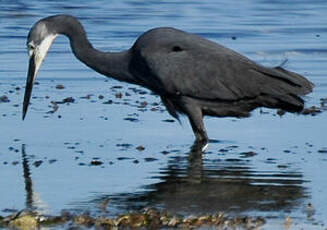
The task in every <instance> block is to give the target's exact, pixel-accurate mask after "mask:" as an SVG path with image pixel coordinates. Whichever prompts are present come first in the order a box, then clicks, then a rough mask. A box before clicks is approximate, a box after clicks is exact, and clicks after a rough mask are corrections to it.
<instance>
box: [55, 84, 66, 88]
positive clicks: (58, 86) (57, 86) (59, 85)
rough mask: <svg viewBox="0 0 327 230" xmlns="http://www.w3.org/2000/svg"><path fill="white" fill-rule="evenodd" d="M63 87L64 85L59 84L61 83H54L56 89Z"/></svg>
mask: <svg viewBox="0 0 327 230" xmlns="http://www.w3.org/2000/svg"><path fill="white" fill-rule="evenodd" d="M64 88H65V86H64V85H61V84H58V85H56V89H64Z"/></svg>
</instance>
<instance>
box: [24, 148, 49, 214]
mask: <svg viewBox="0 0 327 230" xmlns="http://www.w3.org/2000/svg"><path fill="white" fill-rule="evenodd" d="M29 159H30V158H29V156H28V155H27V154H26V150H25V145H24V144H22V165H23V177H24V184H25V192H26V195H25V198H26V200H25V209H26V210H29V211H38V212H39V213H43V212H47V210H48V205H47V204H46V203H44V202H43V201H42V200H41V199H40V197H39V195H38V194H37V193H36V192H35V191H34V190H33V180H32V177H31V169H30V162H29Z"/></svg>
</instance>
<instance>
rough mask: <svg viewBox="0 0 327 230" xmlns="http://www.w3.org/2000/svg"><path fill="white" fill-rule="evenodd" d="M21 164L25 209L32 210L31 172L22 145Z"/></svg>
mask: <svg viewBox="0 0 327 230" xmlns="http://www.w3.org/2000/svg"><path fill="white" fill-rule="evenodd" d="M22 162H23V176H24V183H25V192H26V201H25V205H26V209H28V210H34V209H35V207H34V203H33V182H32V178H31V171H30V167H29V161H28V157H27V155H26V152H25V145H24V144H23V145H22Z"/></svg>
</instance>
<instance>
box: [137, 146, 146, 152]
mask: <svg viewBox="0 0 327 230" xmlns="http://www.w3.org/2000/svg"><path fill="white" fill-rule="evenodd" d="M136 149H137V150H138V151H143V150H144V149H145V148H144V147H143V146H142V145H139V146H137V147H136Z"/></svg>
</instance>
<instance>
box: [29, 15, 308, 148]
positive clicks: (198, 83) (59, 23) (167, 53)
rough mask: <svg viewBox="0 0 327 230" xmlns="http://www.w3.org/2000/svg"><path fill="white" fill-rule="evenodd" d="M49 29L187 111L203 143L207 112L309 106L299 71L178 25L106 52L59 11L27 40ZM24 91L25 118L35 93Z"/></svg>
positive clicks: (239, 113)
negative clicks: (250, 55) (271, 63)
mask: <svg viewBox="0 0 327 230" xmlns="http://www.w3.org/2000/svg"><path fill="white" fill-rule="evenodd" d="M49 34H52V35H56V34H63V35H66V36H67V37H68V38H69V39H70V44H71V47H72V50H73V53H74V54H75V56H76V57H77V58H78V59H79V60H80V61H82V62H83V63H85V64H86V65H87V66H89V67H90V68H92V69H94V70H96V71H97V72H99V73H101V74H103V75H106V76H108V77H112V78H115V79H117V80H119V81H125V82H128V83H132V84H137V85H141V86H143V87H146V88H148V89H150V90H152V91H153V92H154V93H156V94H158V95H160V97H161V99H162V102H163V104H164V105H165V106H166V108H167V110H168V112H169V113H170V114H171V115H172V116H173V117H175V118H177V119H178V114H185V115H187V116H188V118H189V120H190V123H191V125H192V128H193V131H194V134H195V137H196V142H198V143H201V144H204V143H206V142H207V139H208V138H207V135H206V131H205V128H204V124H203V121H202V119H203V116H205V115H210V116H217V117H225V116H234V117H246V116H249V112H251V111H252V110H253V109H255V108H257V107H269V108H281V109H284V110H286V111H289V112H299V111H301V110H302V109H303V106H304V101H303V99H302V98H301V97H300V96H302V95H305V94H308V93H310V92H311V91H312V88H313V84H312V83H310V82H309V81H308V80H307V79H305V78H304V77H303V76H301V75H299V74H297V73H294V72H291V71H287V70H285V69H283V68H282V67H275V68H269V67H264V66H261V65H258V64H256V63H254V62H253V61H251V60H249V59H248V58H246V57H244V56H242V55H240V54H238V53H236V52H235V51H232V50H230V49H228V48H226V47H223V46H221V45H219V44H217V43H215V42H212V41H209V40H206V39H204V38H202V37H200V36H197V35H194V34H190V33H187V32H184V31H181V30H177V29H174V28H168V27H167V28H155V29H152V30H149V31H147V32H145V33H144V34H142V35H141V36H140V37H139V38H138V39H137V40H136V42H135V43H134V45H133V46H132V47H131V48H130V49H128V50H126V51H122V52H117V53H111V52H101V51H98V50H96V49H94V48H93V47H92V45H91V44H90V42H89V41H88V39H87V37H86V33H85V31H84V29H83V27H82V25H81V24H80V23H79V22H78V21H77V19H76V18H74V17H72V16H69V15H55V16H51V17H48V18H44V19H42V20H40V21H39V22H37V23H36V24H35V25H34V26H33V27H32V29H31V31H30V33H29V36H28V41H27V44H31V43H33V44H36V46H37V45H38V44H41V42H42V41H43V40H44V39H45V37H47V36H48V35H49ZM29 75H31V73H29ZM35 75H36V74H35ZM30 78H33V79H34V78H35V76H34V77H30ZM28 82H29V83H28ZM30 84H31V81H27V87H26V89H29V88H30V91H31V85H30ZM25 94H26V95H27V96H25V101H24V109H23V117H24V116H25V114H26V111H27V106H28V102H29V96H28V94H30V92H26V91H25Z"/></svg>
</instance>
